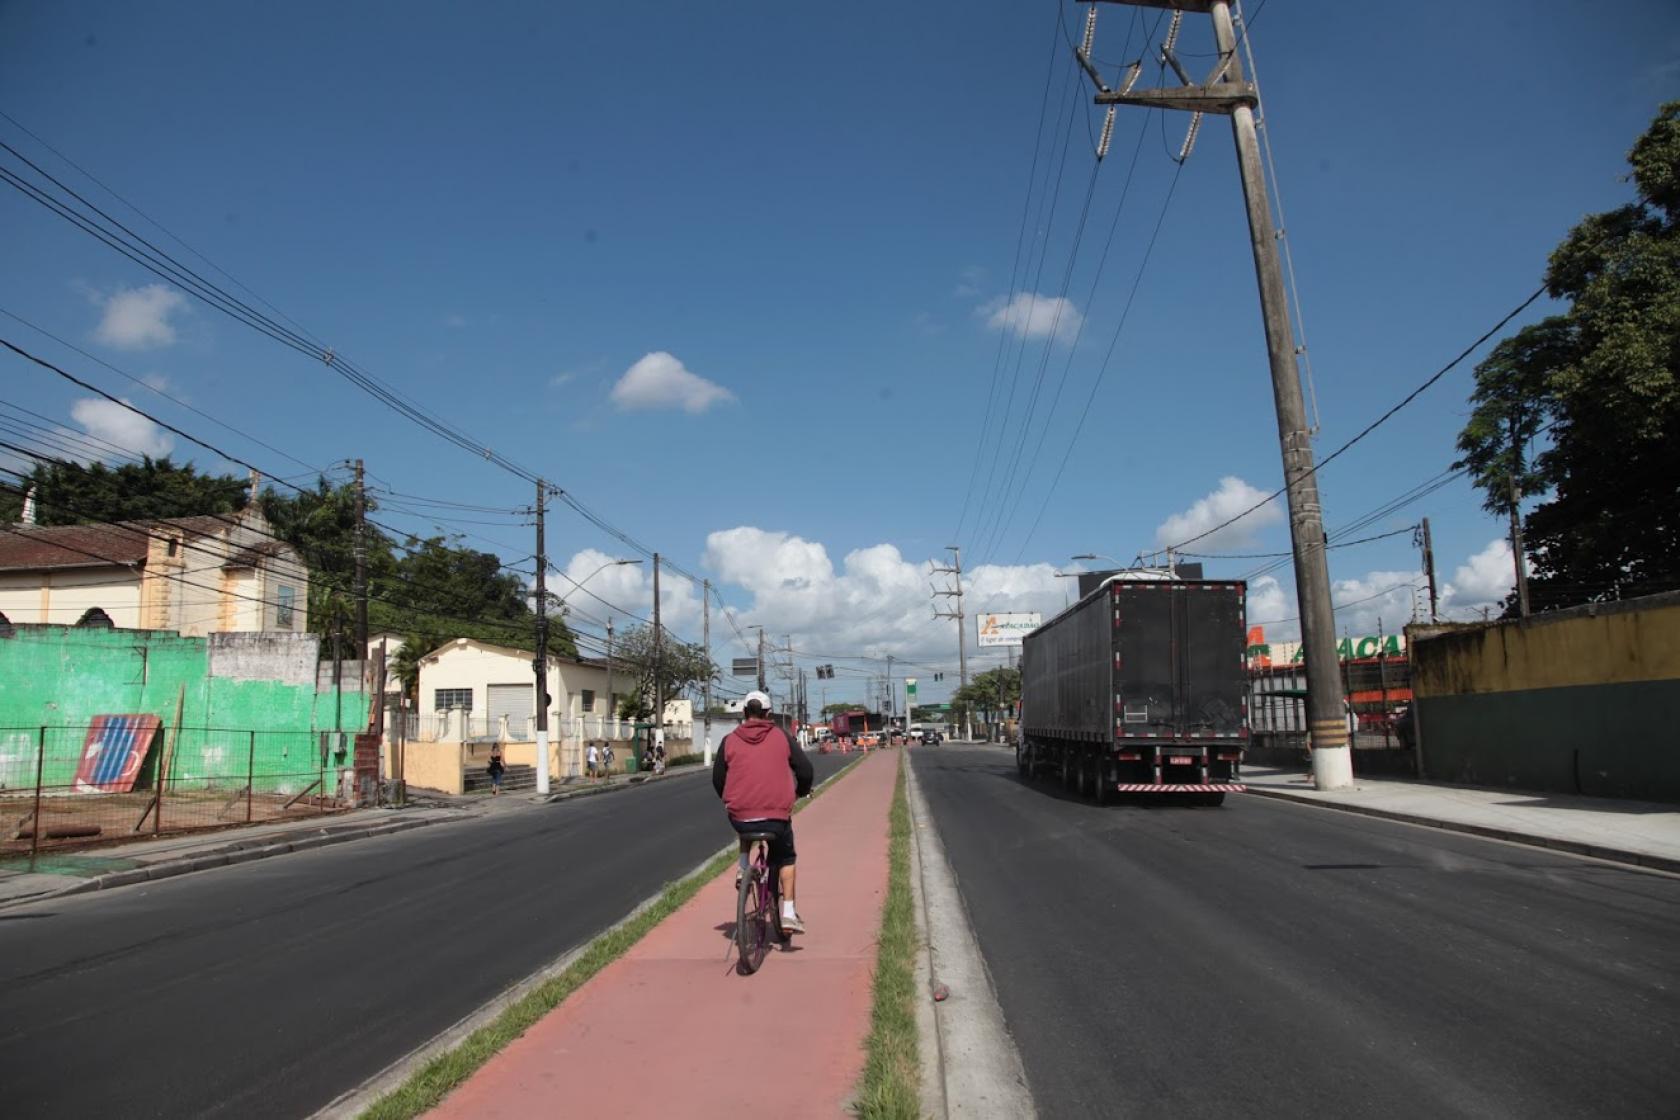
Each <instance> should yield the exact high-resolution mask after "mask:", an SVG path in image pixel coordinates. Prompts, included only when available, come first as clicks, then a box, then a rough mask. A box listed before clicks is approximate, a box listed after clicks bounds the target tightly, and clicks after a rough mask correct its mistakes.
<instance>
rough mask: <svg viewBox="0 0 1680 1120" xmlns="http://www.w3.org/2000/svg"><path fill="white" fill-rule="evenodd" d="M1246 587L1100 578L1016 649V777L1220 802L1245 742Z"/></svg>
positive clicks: (1231, 788) (1088, 790)
mask: <svg viewBox="0 0 1680 1120" xmlns="http://www.w3.org/2000/svg"><path fill="white" fill-rule="evenodd" d="M1246 597H1247V586H1246V585H1245V584H1244V583H1243V582H1241V581H1239V580H1184V579H1161V578H1158V577H1157V578H1141V579H1135V578H1128V577H1127V575H1126V574H1125V573H1121V574H1119V575H1116V576H1113V577H1110V578H1109V579H1106V580H1104V581H1103V582H1102V583H1101V584H1100V585H1099V586H1098V587H1096V588H1095V589H1094V590H1092V591H1091V592H1090V593H1089V594H1088V595H1085V596H1084V597H1082V598H1081V599H1080V600H1079V602H1077V603H1075V604H1074V605H1073V606H1071V607H1069V608H1068V609H1067V610H1065V611H1063V612H1062V613H1061V614H1059V615H1057V616H1056V617H1054V618H1052V619H1051V620H1050V621H1048V622H1046V623H1045V624H1044V625H1043V626H1040V627H1039V628H1038V629H1036V630H1034V631H1032V632H1031V633H1029V634H1027V635H1026V637H1025V638H1024V639H1023V641H1022V647H1021V732H1020V735H1019V738H1018V739H1017V742H1016V753H1015V764H1016V767H1017V769H1018V770H1019V772H1020V774H1021V776H1022V777H1024V778H1051V779H1054V780H1056V781H1059V782H1061V784H1062V785H1063V786H1064V787H1066V788H1067V789H1069V790H1071V791H1076V792H1077V793H1079V794H1080V795H1081V796H1084V797H1090V798H1093V799H1095V800H1096V801H1097V802H1098V803H1099V804H1107V803H1108V802H1109V801H1111V800H1114V799H1115V798H1116V797H1117V796H1119V795H1134V794H1135V795H1144V796H1149V795H1166V796H1171V797H1173V798H1176V799H1180V800H1182V801H1183V802H1184V803H1188V804H1199V805H1219V804H1222V803H1223V802H1224V800H1225V795H1226V794H1227V793H1238V792H1241V791H1243V790H1244V789H1245V788H1246V787H1244V786H1243V784H1242V782H1241V765H1242V755H1243V748H1244V747H1245V746H1246V745H1247V743H1248V678H1247V671H1246V656H1247V652H1248V627H1247V624H1246V606H1245V601H1246Z"/></svg>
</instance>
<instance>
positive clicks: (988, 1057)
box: [904, 759, 1037, 1120]
mask: <svg viewBox="0 0 1680 1120" xmlns="http://www.w3.org/2000/svg"><path fill="white" fill-rule="evenodd" d="M905 775H906V776H905V781H904V785H905V790H904V792H905V799H906V800H907V801H908V802H909V806H910V860H911V867H912V872H911V888H910V889H911V893H912V895H913V896H914V898H915V905H916V927H917V931H918V932H919V933H920V934H921V935H922V948H921V951H920V952H918V953H917V954H916V955H917V961H916V971H915V976H916V981H917V985H918V992H917V997H916V1003H917V1015H916V1025H917V1030H918V1034H920V1035H921V1036H922V1038H921V1041H922V1043H923V1044H924V1045H925V1046H926V1048H927V1054H928V1057H929V1058H931V1059H932V1062H931V1063H930V1062H929V1061H926V1060H924V1061H923V1063H922V1083H921V1086H920V1089H921V1104H922V1110H923V1112H924V1113H925V1114H926V1115H928V1116H931V1117H934V1118H935V1120H950V1118H962V1117H991V1116H1008V1117H1013V1118H1019V1120H1033V1118H1034V1117H1036V1116H1037V1106H1036V1104H1035V1103H1034V1101H1033V1098H1032V1090H1031V1089H1030V1088H1029V1087H1028V1085H1027V1075H1026V1069H1025V1067H1024V1065H1023V1064H1022V1061H1021V1053H1020V1050H1019V1049H1017V1048H1016V1046H1015V1039H1014V1038H1013V1036H1011V1035H1010V1033H1009V1024H1008V1023H1007V1022H1006V1021H1005V1019H1004V1016H1003V1008H1002V1006H1001V1005H1000V1004H999V1003H998V999H997V988H996V986H995V985H994V984H993V983H992V977H991V973H990V972H989V971H988V970H987V968H986V958H985V957H984V956H983V955H982V954H981V952H980V943H979V940H978V938H977V937H976V936H975V933H974V927H973V924H972V923H971V922H970V921H969V918H968V909H967V907H966V906H965V905H964V903H963V900H962V894H961V891H960V890H959V888H958V886H957V881H956V873H955V872H954V871H952V869H951V865H950V863H949V861H948V860H947V859H946V857H945V848H944V844H943V843H942V841H941V840H940V839H939V831H938V827H937V826H936V825H935V824H934V821H933V813H932V811H931V810H930V809H929V808H928V804H927V801H926V800H925V799H924V798H923V796H922V790H921V785H920V782H919V780H918V779H917V777H916V773H915V769H914V768H913V767H912V766H911V765H910V762H909V760H908V759H906V760H905ZM924 849H925V850H924ZM947 981H948V982H949V983H948V984H947ZM923 983H927V984H929V985H930V987H929V988H921V987H920V985H921V984H923ZM923 993H925V995H924V994H923ZM924 1009H926V1014H924V1013H923V1012H924ZM929 1031H931V1037H929V1033H928V1032H929ZM930 1064H931V1066H932V1068H930Z"/></svg>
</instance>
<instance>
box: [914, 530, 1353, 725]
mask: <svg viewBox="0 0 1680 1120" xmlns="http://www.w3.org/2000/svg"><path fill="white" fill-rule="evenodd" d="M945 551H947V552H949V553H951V554H952V561H951V566H950V567H949V568H941V567H938V566H933V571H934V573H935V574H938V575H948V576H951V577H952V578H953V579H954V580H955V581H956V584H955V589H954V590H947V591H935V592H934V595H936V596H938V597H941V598H954V599H956V601H957V609H956V610H954V611H942V610H940V609H939V608H937V607H935V608H934V611H933V616H934V617H935V618H954V619H956V620H957V676H958V679H959V680H960V681H961V682H962V684H961V687H962V688H967V687H968V631H966V630H964V629H963V605H962V601H963V588H962V549H961V548H959V547H957V546H956V545H954V544H948V545H946V546H945ZM1332 652H1334V651H1332ZM963 738H964V739H972V738H974V718H973V715H972V713H970V711H969V709H968V705H966V704H965V705H963Z"/></svg>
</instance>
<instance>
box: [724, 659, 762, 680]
mask: <svg viewBox="0 0 1680 1120" xmlns="http://www.w3.org/2000/svg"><path fill="white" fill-rule="evenodd" d="M729 675H730V676H732V677H756V676H758V658H756V657H737V658H735V659H734V660H733V661H732V662H731V663H730V666H729Z"/></svg>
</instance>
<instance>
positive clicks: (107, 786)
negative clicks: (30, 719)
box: [75, 714, 163, 793]
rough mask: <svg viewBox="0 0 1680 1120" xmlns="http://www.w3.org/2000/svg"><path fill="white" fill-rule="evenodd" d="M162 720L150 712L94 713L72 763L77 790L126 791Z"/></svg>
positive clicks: (91, 791)
mask: <svg viewBox="0 0 1680 1120" xmlns="http://www.w3.org/2000/svg"><path fill="white" fill-rule="evenodd" d="M162 724H163V721H162V720H160V719H158V717H157V716H154V715H150V714H147V715H111V716H94V717H93V722H92V723H90V724H89V725H88V733H87V739H86V740H85V741H84V742H83V743H82V760H81V762H80V763H78V764H77V766H76V784H75V790H76V792H77V793H128V792H129V791H130V790H132V789H133V788H134V779H136V778H138V777H139V776H140V766H141V764H142V763H144V762H145V761H146V752H147V751H149V750H151V748H152V739H153V738H154V737H155V736H156V735H157V732H158V728H159V727H160V726H162Z"/></svg>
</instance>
